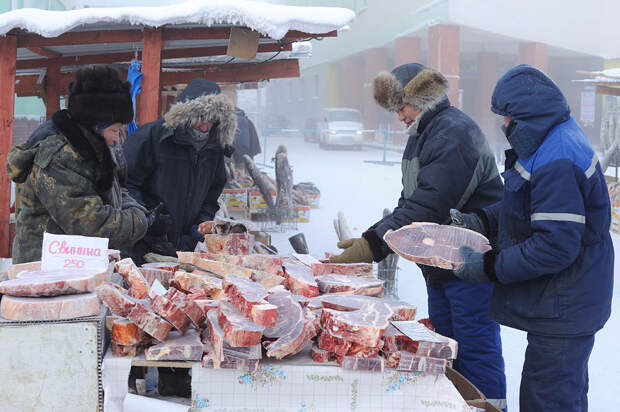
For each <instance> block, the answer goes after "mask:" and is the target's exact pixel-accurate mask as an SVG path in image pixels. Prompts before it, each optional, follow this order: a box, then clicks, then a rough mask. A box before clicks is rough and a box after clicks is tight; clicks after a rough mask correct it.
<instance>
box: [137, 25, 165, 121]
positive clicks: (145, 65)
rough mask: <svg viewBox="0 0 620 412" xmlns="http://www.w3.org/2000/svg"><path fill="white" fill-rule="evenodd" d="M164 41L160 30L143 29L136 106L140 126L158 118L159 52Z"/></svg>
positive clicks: (159, 95)
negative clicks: (141, 77)
mask: <svg viewBox="0 0 620 412" xmlns="http://www.w3.org/2000/svg"><path fill="white" fill-rule="evenodd" d="M163 44H164V41H163V36H162V30H161V29H145V30H144V45H143V48H142V73H143V74H144V77H143V79H142V90H141V92H140V103H139V104H138V111H137V112H138V118H139V121H140V124H146V123H148V122H152V121H154V120H157V118H158V117H159V101H160V98H161V94H160V93H159V87H160V76H161V51H162V47H163Z"/></svg>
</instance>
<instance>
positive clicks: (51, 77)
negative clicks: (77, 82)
mask: <svg viewBox="0 0 620 412" xmlns="http://www.w3.org/2000/svg"><path fill="white" fill-rule="evenodd" d="M58 110H60V62H58V61H56V60H55V59H50V62H49V64H48V65H47V71H46V73H45V117H46V118H47V120H50V119H51V118H52V115H53V114H54V113H56V112H57V111H58Z"/></svg>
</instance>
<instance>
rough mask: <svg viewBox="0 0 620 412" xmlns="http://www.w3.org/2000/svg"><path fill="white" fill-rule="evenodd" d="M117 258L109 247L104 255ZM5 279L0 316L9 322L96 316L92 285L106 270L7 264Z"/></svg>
mask: <svg viewBox="0 0 620 412" xmlns="http://www.w3.org/2000/svg"><path fill="white" fill-rule="evenodd" d="M117 257H118V251H114V250H110V251H109V252H108V258H109V259H110V260H113V259H115V258H117ZM8 275H9V280H6V281H4V282H0V295H3V296H2V301H1V302H0V317H2V318H4V319H7V320H11V321H22V322H25V321H52V320H66V319H73V318H81V317H87V316H96V315H99V313H100V312H101V302H100V301H99V299H98V298H97V295H96V294H95V288H96V287H97V286H98V285H100V284H101V283H103V281H104V280H105V278H106V275H107V270H103V271H97V270H89V269H55V270H45V271H44V270H41V262H28V263H20V264H15V265H12V266H9V268H8Z"/></svg>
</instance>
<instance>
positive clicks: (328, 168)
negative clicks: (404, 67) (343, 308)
mask: <svg viewBox="0 0 620 412" xmlns="http://www.w3.org/2000/svg"><path fill="white" fill-rule="evenodd" d="M261 143H262V142H261ZM280 144H284V145H286V146H287V148H288V153H289V161H290V163H291V165H292V168H293V176H294V179H295V182H296V183H297V182H301V181H312V182H314V183H315V184H316V185H317V186H318V188H319V189H320V190H321V204H320V209H318V210H317V209H314V210H312V212H311V218H310V223H303V224H299V225H298V230H297V231H295V232H292V231H291V232H288V233H273V234H272V238H273V243H274V244H275V245H276V246H277V247H278V249H279V251H280V253H283V254H286V253H291V252H293V250H292V248H291V246H290V244H289V243H288V240H287V239H288V237H289V236H291V235H292V234H294V233H297V232H303V233H305V236H306V240H307V242H308V246H309V248H310V252H311V253H313V254H317V255H322V254H323V253H324V252H325V251H337V250H338V249H337V247H336V243H337V238H336V234H335V232H334V229H333V226H332V220H333V219H334V218H335V217H336V215H337V213H338V211H343V212H344V213H345V216H346V218H347V221H348V223H349V225H350V227H351V229H352V231H353V235H354V236H359V235H361V234H362V232H364V230H366V228H368V227H369V226H370V225H372V224H373V223H375V221H377V220H378V219H379V218H380V216H381V215H382V211H383V209H384V208H385V207H388V208H393V207H394V206H395V205H396V201H397V200H398V196H399V195H400V190H401V181H400V179H401V171H400V165H398V164H397V165H394V166H383V165H376V164H371V163H365V162H364V160H381V159H382V152H381V151H380V150H376V149H364V150H362V151H344V150H333V151H325V150H321V149H319V148H318V146H317V145H316V144H312V143H304V142H303V139H301V137H276V138H269V139H268V141H267V148H266V153H267V156H266V159H267V162H269V159H271V158H272V157H273V156H274V153H275V150H276V148H277V146H278V145H280ZM255 160H257V161H258V162H262V160H263V155H262V154H260V155H258V156H257V157H256V159H255ZM387 160H396V161H399V160H400V154H398V153H395V152H388V154H387ZM270 170H271V174H272V175H273V169H270ZM612 237H613V240H614V245H620V236H619V235H616V234H612ZM399 267H400V271H399V273H398V290H399V295H400V298H401V299H404V300H406V301H408V302H411V303H414V304H415V305H417V307H418V314H419V315H418V318H423V317H426V316H427V314H428V309H427V304H426V287H425V284H424V280H423V278H422V275H421V273H420V270H419V269H418V267H417V266H416V265H415V264H413V263H411V262H407V261H404V260H403V259H400V261H399ZM615 272H616V276H618V274H619V273H620V263H616V271H615ZM619 293H620V292H617V289H616V291H615V292H614V298H615V300H614V302H613V306H614V307H613V310H612V316H611V318H610V320H609V321H608V322H607V325H606V326H605V328H604V329H603V330H601V331H600V332H599V333H598V334H597V335H596V343H595V345H594V350H593V352H592V356H591V357H590V368H589V371H590V390H589V406H590V410H591V411H602V410H609V408H610V405H612V404H613V403H614V401H615V400H616V398H617V395H616V393H615V392H614V389H613V387H614V386H615V382H618V381H620V357H619V356H617V354H616V353H615V348H616V347H617V345H618V341H617V339H618V338H620V319H619V318H618V316H617V314H616V313H615V312H616V309H618V305H619V304H620V303H619V301H618V294H619ZM502 340H503V349H504V359H505V361H506V377H507V381H508V409H509V410H511V411H518V410H519V382H520V380H521V367H522V364H523V358H524V353H525V347H526V345H527V341H526V335H525V333H524V332H522V331H519V330H515V329H511V328H505V327H502Z"/></svg>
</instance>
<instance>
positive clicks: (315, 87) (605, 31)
mask: <svg viewBox="0 0 620 412" xmlns="http://www.w3.org/2000/svg"><path fill="white" fill-rule="evenodd" d="M280 3H286V4H290V5H306V6H307V5H313V6H319V5H331V6H339V7H349V8H353V9H355V11H356V12H357V14H358V15H357V18H356V19H355V20H354V21H353V23H352V24H351V25H350V26H351V27H350V30H349V31H342V32H341V33H339V35H338V37H337V38H334V39H324V40H320V41H319V40H315V41H313V45H314V47H313V56H312V58H311V59H306V60H304V61H303V62H302V72H301V77H300V78H297V79H277V80H272V81H271V82H270V84H269V87H268V89H267V104H266V110H267V111H268V112H267V115H268V116H271V117H273V116H274V114H277V115H279V116H282V117H284V118H286V119H287V120H288V123H289V124H288V127H299V128H303V127H304V125H305V124H307V122H308V118H309V117H312V116H317V115H318V113H320V109H321V108H323V107H352V108H356V109H359V110H361V111H362V113H363V115H364V121H365V127H366V128H367V129H376V128H386V127H391V128H392V129H394V128H401V129H402V126H400V125H398V124H397V122H396V121H395V116H393V115H390V114H389V113H386V112H385V111H384V110H383V109H381V108H380V107H378V106H377V105H376V104H375V102H374V100H373V96H372V80H373V79H374V77H375V76H376V75H377V74H378V73H379V72H380V71H383V70H391V69H392V68H393V67H395V66H397V65H400V64H403V63H408V62H414V61H419V62H422V63H425V64H426V65H428V66H430V67H433V68H435V69H438V70H440V71H441V72H442V73H444V75H446V77H447V78H448V80H449V81H450V92H449V98H450V101H451V102H452V104H453V105H455V106H457V107H460V108H462V109H463V110H464V111H465V112H466V113H467V114H469V115H470V116H471V117H473V118H474V119H475V120H476V121H477V122H478V124H479V125H480V126H481V127H482V129H483V130H484V131H485V133H486V134H487V136H488V137H489V139H490V140H491V142H492V144H493V145H494V146H495V149H496V151H497V152H498V153H499V152H500V151H502V150H503V146H504V145H505V144H506V143H505V139H504V138H503V135H502V134H501V131H500V129H499V127H500V125H501V119H499V117H498V116H496V115H494V114H493V113H491V111H490V105H491V103H490V100H491V94H492V92H493V87H494V85H495V83H496V81H497V79H498V78H499V77H500V76H501V75H502V74H503V73H505V72H506V71H507V70H508V69H509V68H510V67H512V66H514V65H516V64H518V63H527V64H531V65H533V66H536V67H538V68H540V69H542V70H543V71H545V72H546V73H547V74H548V75H549V76H550V77H551V78H552V79H553V80H554V81H555V82H556V83H557V84H558V85H559V86H560V87H561V89H562V91H563V92H564V93H565V95H566V97H567V99H568V101H569V104H570V106H571V109H572V114H573V116H574V117H575V119H576V120H577V121H579V122H581V125H582V126H583V127H584V129H585V131H586V133H587V134H588V136H589V138H590V139H591V141H592V142H593V143H594V144H597V143H598V140H599V129H600V119H601V107H602V99H601V98H600V96H598V95H597V97H596V98H595V99H592V98H591V95H588V93H586V94H585V95H587V96H588V98H586V99H583V100H582V92H583V91H584V86H583V84H579V83H574V82H572V80H574V79H577V78H580V75H578V74H577V70H600V69H602V68H603V67H604V65H605V60H604V58H603V56H605V57H614V56H620V47H619V46H618V43H617V42H614V41H610V39H614V38H618V25H617V23H616V22H615V21H614V19H615V16H617V15H618V12H620V4H619V5H611V6H610V5H609V4H607V6H605V5H604V4H599V3H605V2H597V1H593V2H591V4H588V7H585V8H584V6H583V5H579V6H566V3H567V2H565V1H562V0H545V1H544V2H541V1H535V0H521V1H518V2H497V1H495V0H477V1H475V2H471V1H467V0H438V1H429V0H390V1H389V2H386V1H383V0H367V1H344V0H343V1H330V2H322V1H311V0H306V1H303V0H296V1H295V0H291V1H280ZM607 3H609V2H607ZM611 3H613V2H611ZM610 8H612V9H617V10H616V11H615V12H612V10H609V9H610ZM592 105H594V107H592ZM582 112H583V115H582Z"/></svg>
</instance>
